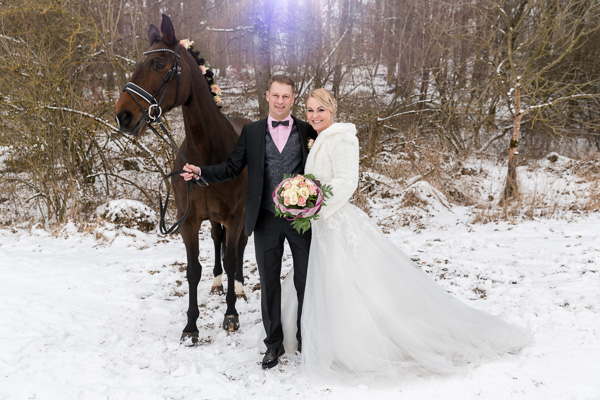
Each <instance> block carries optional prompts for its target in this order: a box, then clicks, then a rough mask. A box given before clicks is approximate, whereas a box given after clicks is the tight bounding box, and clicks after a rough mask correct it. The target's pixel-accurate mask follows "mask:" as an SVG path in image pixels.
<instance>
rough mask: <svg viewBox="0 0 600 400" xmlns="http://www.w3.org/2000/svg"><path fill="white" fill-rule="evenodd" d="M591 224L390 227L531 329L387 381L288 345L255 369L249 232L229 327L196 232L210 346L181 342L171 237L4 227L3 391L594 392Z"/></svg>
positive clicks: (204, 329) (409, 395) (452, 280)
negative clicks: (518, 338)
mask: <svg viewBox="0 0 600 400" xmlns="http://www.w3.org/2000/svg"><path fill="white" fill-rule="evenodd" d="M599 225H600V215H592V216H590V217H586V218H581V219H579V220H577V221H575V222H567V221H556V220H550V221H548V220H543V221H531V222H522V223H520V224H518V225H510V224H508V223H502V224H498V225H495V224H488V225H474V226H468V225H466V224H463V223H457V222H456V220H454V221H452V220H451V219H447V221H446V222H439V223H438V225H437V226H436V227H432V228H430V229H427V230H423V231H421V232H420V233H418V232H413V231H411V230H409V229H400V230H398V231H395V232H392V233H391V234H390V235H389V237H390V239H391V240H393V241H394V242H395V243H396V244H398V245H399V246H401V247H402V248H403V249H404V251H405V252H406V253H408V254H409V255H410V256H411V257H412V258H413V259H415V260H416V261H417V262H418V263H419V264H420V265H421V266H422V267H423V268H424V269H425V270H426V271H427V272H428V273H429V274H430V275H431V276H432V277H433V278H434V279H436V280H437V281H438V282H439V283H440V284H441V285H443V286H444V287H445V288H446V289H447V290H449V291H451V292H452V293H453V294H454V295H456V296H458V297H459V298H460V299H462V300H463V301H465V302H468V303H469V304H471V305H472V306H473V307H477V308H481V309H485V310H488V311H490V312H492V313H495V314H501V315H502V316H503V317H504V318H506V319H508V320H510V321H511V322H513V323H516V324H520V325H522V326H525V327H527V328H528V329H530V330H531V331H532V332H533V334H534V335H535V338H536V341H535V343H534V344H533V345H532V346H530V347H528V348H526V349H525V350H524V351H523V352H522V353H521V354H519V355H518V356H513V357H506V358H504V359H502V360H499V361H495V362H490V363H487V364H484V365H482V366H480V367H478V368H475V369H473V370H471V371H469V372H465V373H461V374H454V375H451V376H431V377H424V378H407V379H406V380H404V381H402V382H398V384H397V386H395V387H391V388H370V387H366V386H360V387H339V386H332V387H329V388H322V387H318V388H317V387H313V386H311V384H310V383H309V382H307V381H306V380H305V379H304V378H303V376H302V372H301V365H300V362H299V361H300V360H299V357H298V356H297V355H286V356H284V357H283V358H282V362H281V364H280V366H278V367H276V368H274V369H273V370H270V371H263V370H262V369H261V368H260V360H261V358H262V355H261V354H260V347H259V340H258V339H259V334H260V331H261V323H260V312H259V309H260V298H259V291H253V290H252V288H253V287H254V286H255V285H256V284H257V283H258V277H257V273H256V271H255V266H254V249H253V242H252V241H251V242H250V244H249V247H248V251H247V252H246V259H247V261H246V271H245V273H246V275H247V276H248V279H247V282H246V290H247V291H248V292H249V296H248V298H249V299H248V303H245V302H243V301H240V302H238V310H239V311H240V321H241V325H242V326H241V330H240V331H239V332H237V333H234V334H229V335H228V334H227V333H225V332H224V331H222V329H221V327H220V324H221V321H222V318H223V312H224V309H225V304H224V297H222V296H211V295H209V294H208V292H209V288H210V284H211V275H212V267H211V265H210V264H211V260H212V257H213V256H212V243H211V242H210V240H209V236H208V235H207V233H206V231H203V232H202V235H201V262H202V264H203V265H204V267H205V268H204V271H203V277H202V281H201V283H200V288H199V293H200V295H199V303H200V313H201V317H200V320H199V321H198V326H199V329H200V336H201V339H202V341H203V344H202V345H200V346H198V347H194V348H188V347H184V346H181V345H180V344H179V336H180V334H181V330H182V329H183V326H184V325H185V317H186V315H185V312H186V308H187V283H186V282H185V273H184V272H182V271H180V268H181V267H182V264H183V263H184V262H185V251H184V248H183V244H182V243H181V242H180V240H179V239H178V238H173V239H170V240H164V239H161V238H159V237H158V236H157V235H154V234H149V235H147V234H143V233H140V232H137V231H130V230H127V231H126V232H123V231H119V232H120V233H119V234H118V235H116V234H115V233H114V232H111V231H110V230H102V229H100V228H98V229H97V231H96V232H95V233H98V234H102V235H104V238H101V239H98V237H100V235H92V234H90V233H78V232H77V230H76V229H75V228H74V227H73V226H71V227H67V228H66V229H65V230H63V231H62V232H61V234H60V235H58V237H54V236H52V235H50V234H49V233H47V232H46V231H43V230H33V231H24V230H10V229H0V399H145V400H150V399H233V398H237V399H247V398H260V399H283V398H286V399H292V398H302V399H315V398H325V399H371V398H373V399H375V398H376V399H411V400H414V399H428V400H429V399H463V400H464V399H507V398H515V399H544V400H549V399H561V400H562V399H600V383H599V380H598V367H599V366H600V314H599V312H600V228H598V227H599ZM134 235H135V236H134ZM288 256H289V255H288ZM289 265H290V260H289V258H288V259H286V261H285V269H286V270H287V269H288V268H289ZM253 270H254V271H253ZM382 278H383V279H384V277H382ZM177 281H180V282H183V284H182V285H181V286H179V284H178V282H177ZM181 294H184V296H183V297H182V296H181Z"/></svg>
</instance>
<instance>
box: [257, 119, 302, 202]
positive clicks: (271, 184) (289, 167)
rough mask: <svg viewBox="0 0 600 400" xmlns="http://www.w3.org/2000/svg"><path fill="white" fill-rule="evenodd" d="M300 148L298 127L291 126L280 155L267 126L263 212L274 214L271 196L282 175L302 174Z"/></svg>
mask: <svg viewBox="0 0 600 400" xmlns="http://www.w3.org/2000/svg"><path fill="white" fill-rule="evenodd" d="M301 146H302V144H301V143H300V133H299V132H298V126H297V125H296V124H293V125H292V132H291V133H290V137H289V138H288V140H287V143H286V144H285V147H284V148H283V151H282V152H281V153H280V152H279V149H277V146H276V145H275V142H273V138H272V137H271V134H270V133H269V127H268V126H267V131H266V132H265V182H264V186H263V194H262V203H261V207H262V208H264V209H265V210H268V211H270V212H272V213H275V208H274V203H273V197H272V194H273V190H274V189H275V186H277V185H279V183H280V182H281V181H282V180H283V175H284V174H301V173H303V172H304V169H303V166H302V147H301Z"/></svg>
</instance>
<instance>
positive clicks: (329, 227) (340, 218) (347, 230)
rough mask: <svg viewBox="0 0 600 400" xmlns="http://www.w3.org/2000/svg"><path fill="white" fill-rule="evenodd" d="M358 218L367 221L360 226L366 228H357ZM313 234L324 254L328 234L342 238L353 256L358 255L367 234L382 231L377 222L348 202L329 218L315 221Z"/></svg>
mask: <svg viewBox="0 0 600 400" xmlns="http://www.w3.org/2000/svg"><path fill="white" fill-rule="evenodd" d="M357 219H360V220H362V221H365V222H367V223H366V224H361V225H359V226H362V227H366V228H367V229H366V230H357V229H356V226H357V225H356V222H357ZM312 226H313V235H315V237H316V239H317V240H318V241H319V249H320V250H321V251H322V252H323V254H326V253H327V245H326V243H327V242H328V240H327V237H328V236H335V237H339V238H341V239H342V241H343V243H344V245H345V248H346V249H347V250H349V251H351V253H352V255H353V256H355V257H356V256H357V249H358V248H359V245H360V243H361V241H363V240H364V238H365V235H366V234H373V233H378V234H381V231H380V230H379V228H378V227H377V225H376V224H374V223H373V221H371V220H370V219H369V216H368V215H366V214H365V213H364V212H362V211H361V210H360V209H358V208H356V207H355V206H354V205H352V204H350V203H348V204H346V205H344V206H343V207H342V208H340V209H339V210H338V211H337V212H336V213H335V214H333V215H331V216H329V217H328V218H323V219H319V220H317V221H315V222H314V223H313V225H312Z"/></svg>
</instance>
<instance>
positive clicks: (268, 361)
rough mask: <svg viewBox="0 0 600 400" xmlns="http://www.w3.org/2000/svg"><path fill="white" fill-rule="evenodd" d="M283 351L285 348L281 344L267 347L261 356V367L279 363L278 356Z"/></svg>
mask: <svg viewBox="0 0 600 400" xmlns="http://www.w3.org/2000/svg"><path fill="white" fill-rule="evenodd" d="M284 353H285V349H284V348H283V345H281V346H279V348H276V349H267V352H266V353H265V358H263V361H262V368H263V369H269V368H273V367H274V366H276V365H277V364H278V363H279V357H281V356H282V355H283V354H284Z"/></svg>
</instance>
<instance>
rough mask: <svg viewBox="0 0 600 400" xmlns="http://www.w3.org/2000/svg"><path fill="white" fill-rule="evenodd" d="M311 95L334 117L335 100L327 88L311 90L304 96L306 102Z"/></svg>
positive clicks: (335, 109)
mask: <svg viewBox="0 0 600 400" xmlns="http://www.w3.org/2000/svg"><path fill="white" fill-rule="evenodd" d="M311 97H313V98H314V99H315V100H317V101H318V102H319V103H321V105H322V106H323V108H324V109H326V110H327V111H330V112H331V113H332V114H333V116H334V117H335V113H336V112H337V101H335V99H334V98H333V95H332V94H331V92H330V91H329V90H327V89H325V88H319V89H315V90H313V91H312V92H310V94H309V95H308V97H307V98H306V102H308V99H310V98H311Z"/></svg>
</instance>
